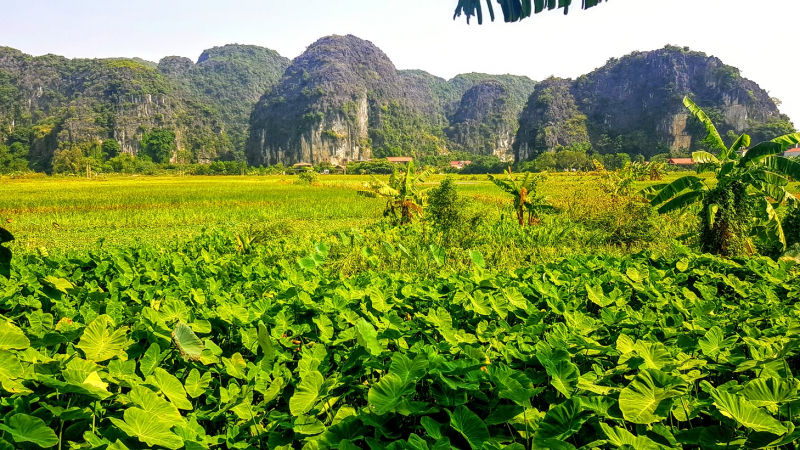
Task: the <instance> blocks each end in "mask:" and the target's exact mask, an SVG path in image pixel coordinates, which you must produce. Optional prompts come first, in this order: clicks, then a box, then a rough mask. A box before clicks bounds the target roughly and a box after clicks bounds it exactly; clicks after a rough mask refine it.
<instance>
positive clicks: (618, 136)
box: [515, 46, 791, 159]
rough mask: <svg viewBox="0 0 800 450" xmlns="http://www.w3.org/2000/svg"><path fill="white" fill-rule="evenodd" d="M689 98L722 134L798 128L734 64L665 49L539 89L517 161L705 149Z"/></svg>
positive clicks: (526, 116) (757, 134)
mask: <svg viewBox="0 0 800 450" xmlns="http://www.w3.org/2000/svg"><path fill="white" fill-rule="evenodd" d="M687 95H688V96H690V97H691V98H692V99H693V100H694V101H695V102H696V103H697V104H698V105H700V106H701V107H702V108H704V109H705V110H706V112H707V113H709V115H710V116H711V117H712V119H713V120H714V122H715V123H716V124H717V126H718V128H719V129H720V132H721V134H723V136H728V134H731V135H738V134H740V133H742V132H748V133H749V134H752V135H753V137H754V139H755V138H758V139H762V138H764V137H766V136H767V135H768V134H769V132H768V130H765V128H769V127H772V128H776V129H781V130H787V129H791V124H789V123H788V120H787V118H786V117H785V116H782V115H781V114H780V111H779V110H778V108H777V106H776V105H775V103H774V101H773V100H772V99H771V98H770V97H769V95H768V93H767V92H766V91H764V90H763V89H761V88H760V87H759V86H758V85H757V84H756V83H754V82H753V81H751V80H748V79H746V78H744V77H742V76H741V73H740V71H739V70H738V69H736V68H735V67H731V66H728V65H726V64H724V63H723V62H722V61H720V60H719V59H718V58H715V57H711V56H708V55H706V54H705V53H701V52H695V51H692V50H690V49H688V48H686V47H683V48H681V47H675V46H666V47H664V48H662V49H659V50H654V51H647V52H633V53H631V54H629V55H627V56H624V57H622V58H618V59H617V58H612V59H610V60H609V61H608V63H607V64H606V65H604V66H603V67H600V68H598V69H597V70H595V71H593V72H591V73H589V74H587V75H583V76H581V77H579V78H578V79H576V80H574V81H573V80H548V81H546V82H543V83H541V84H540V85H539V86H537V89H536V90H535V91H534V93H533V94H532V95H531V97H530V99H529V100H528V104H527V106H526V109H525V111H524V112H523V114H522V116H521V117H520V129H519V131H518V133H517V142H516V144H515V147H516V151H517V158H519V159H527V158H531V157H534V156H536V155H537V154H539V153H541V152H544V151H553V150H556V149H558V148H559V147H574V146H576V145H578V146H582V148H589V146H591V147H593V148H594V149H595V150H597V151H600V152H601V153H617V152H625V153H629V154H631V155H636V154H641V155H644V156H645V157H650V156H653V155H655V154H660V153H666V152H670V151H672V152H686V151H688V150H695V149H698V148H700V147H702V139H703V137H704V136H705V134H704V130H703V127H702V126H699V123H698V122H697V121H696V120H695V119H694V118H692V117H690V115H689V114H688V113H687V111H686V108H685V107H684V106H683V98H684V96H687ZM775 124H777V127H776V126H775ZM772 137H774V136H772ZM770 138H771V137H770ZM726 139H730V138H728V137H726Z"/></svg>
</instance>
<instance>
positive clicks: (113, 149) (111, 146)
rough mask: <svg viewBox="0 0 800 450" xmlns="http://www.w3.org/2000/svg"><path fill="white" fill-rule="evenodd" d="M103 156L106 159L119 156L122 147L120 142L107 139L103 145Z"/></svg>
mask: <svg viewBox="0 0 800 450" xmlns="http://www.w3.org/2000/svg"><path fill="white" fill-rule="evenodd" d="M102 150H103V154H104V156H105V157H106V158H108V159H111V158H116V157H117V156H119V151H120V146H119V142H117V141H116V140H114V139H106V140H105V141H103V145H102Z"/></svg>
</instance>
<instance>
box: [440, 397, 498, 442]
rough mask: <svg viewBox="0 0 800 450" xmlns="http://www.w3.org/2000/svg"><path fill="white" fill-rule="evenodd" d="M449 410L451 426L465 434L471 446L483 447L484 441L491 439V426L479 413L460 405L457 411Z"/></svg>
mask: <svg viewBox="0 0 800 450" xmlns="http://www.w3.org/2000/svg"><path fill="white" fill-rule="evenodd" d="M447 412H448V413H449V414H450V426H451V427H453V429H454V430H455V431H457V432H459V433H461V435H462V436H464V439H466V440H467V442H469V445H470V447H472V448H473V449H479V448H482V447H483V444H484V442H486V441H487V440H489V428H488V427H487V426H486V424H485V423H483V420H481V418H480V417H478V415H477V414H475V413H474V412H472V411H470V410H469V409H468V408H467V407H466V406H459V407H458V408H456V409H455V411H453V412H450V411H449V410H448V411H447Z"/></svg>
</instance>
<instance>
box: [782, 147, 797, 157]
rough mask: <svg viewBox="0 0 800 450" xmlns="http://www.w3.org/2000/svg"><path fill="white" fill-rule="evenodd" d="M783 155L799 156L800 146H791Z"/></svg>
mask: <svg viewBox="0 0 800 450" xmlns="http://www.w3.org/2000/svg"><path fill="white" fill-rule="evenodd" d="M783 156H785V157H787V158H797V157H798V156H800V148H790V149H789V150H786V151H785V152H783Z"/></svg>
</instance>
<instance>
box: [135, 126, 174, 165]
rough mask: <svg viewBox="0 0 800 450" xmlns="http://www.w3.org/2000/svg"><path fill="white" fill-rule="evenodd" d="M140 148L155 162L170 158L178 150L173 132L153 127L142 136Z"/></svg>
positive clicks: (163, 161) (165, 160)
mask: <svg viewBox="0 0 800 450" xmlns="http://www.w3.org/2000/svg"><path fill="white" fill-rule="evenodd" d="M140 146H141V148H140V150H139V151H141V152H142V153H143V154H144V155H147V156H149V157H150V159H152V160H153V162H155V163H165V162H169V160H170V159H172V156H173V155H174V154H175V152H176V151H177V150H178V146H177V144H176V142H175V132H174V131H172V130H168V129H164V128H153V129H152V130H150V131H149V132H147V133H145V134H144V135H143V136H142V141H141V143H140Z"/></svg>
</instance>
